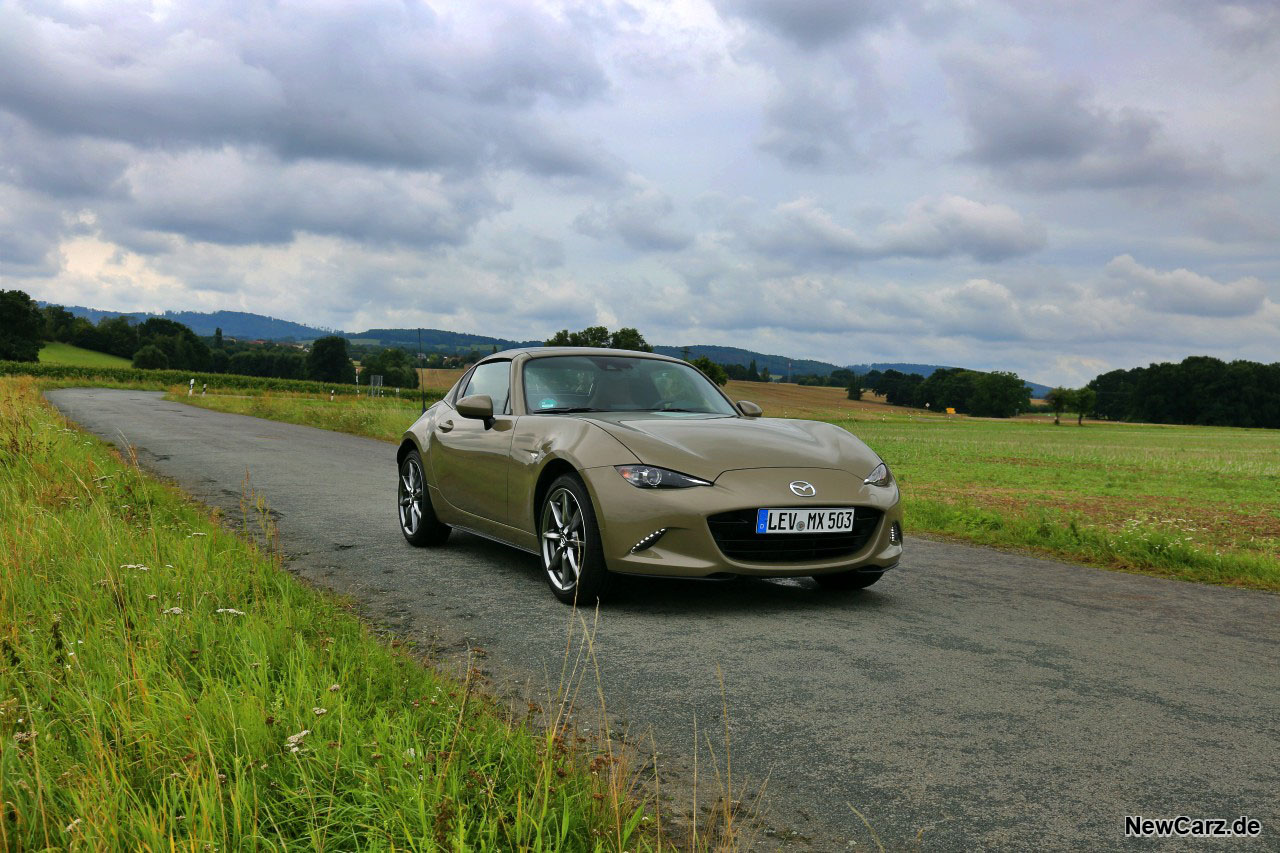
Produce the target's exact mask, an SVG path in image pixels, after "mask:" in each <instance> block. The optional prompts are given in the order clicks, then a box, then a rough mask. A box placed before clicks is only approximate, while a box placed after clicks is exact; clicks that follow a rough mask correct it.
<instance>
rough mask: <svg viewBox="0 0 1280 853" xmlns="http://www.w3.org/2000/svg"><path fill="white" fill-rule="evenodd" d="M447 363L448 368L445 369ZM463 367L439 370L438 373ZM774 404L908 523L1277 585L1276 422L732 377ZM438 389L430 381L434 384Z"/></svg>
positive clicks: (336, 415)
mask: <svg viewBox="0 0 1280 853" xmlns="http://www.w3.org/2000/svg"><path fill="white" fill-rule="evenodd" d="M442 373H447V374H452V376H441V375H440V374H442ZM457 374H458V371H439V372H436V373H435V374H434V377H433V378H435V379H436V380H437V381H436V382H435V383H434V384H435V385H436V387H442V386H443V387H447V385H450V384H452V382H453V381H456V375H457ZM726 391H727V392H728V393H729V395H730V397H732V398H734V399H750V400H753V401H755V402H757V403H759V404H760V405H761V406H763V407H764V409H765V414H766V416H774V417H805V418H813V419H817V420H826V421H829V422H831V423H834V424H837V425H839V426H841V427H844V428H845V429H848V430H849V431H851V432H852V433H854V434H855V435H857V436H858V437H859V438H861V439H863V440H864V441H866V442H867V443H868V444H869V445H870V446H871V447H872V448H873V449H874V450H875V451H876V452H877V453H879V454H880V455H881V456H882V457H883V458H884V459H885V460H886V461H888V462H889V465H890V467H891V468H892V470H893V471H894V474H895V476H896V477H897V478H898V482H899V485H900V487H901V489H902V494H903V500H904V502H905V511H906V521H907V525H908V534H910V533H912V532H921V533H933V534H942V535H945V536H950V537H955V538H959V539H964V540H967V541H971V542H977V543H982V544H989V545H996V546H1003V547H1016V548H1026V549H1031V550H1034V551H1036V552H1039V553H1043V554H1046V555H1051V556H1058V557H1066V558H1069V559H1074V560H1079V561H1083V562H1087V563H1090V564H1093V565H1097V566H1102V567H1106V568H1113V569H1122V570H1127V571H1137V572H1142V573H1147V574H1156V575H1163V576H1168V577H1177V578H1182V579H1186V580H1195V581H1201V582H1206V583H1222V584H1231V585H1237V586H1246V587H1253V588H1258V589H1271V590H1280V557H1277V554H1280V498H1277V495H1278V494H1280V435H1277V434H1275V433H1273V432H1269V431H1266V430H1242V429H1225V428H1210V427H1178V426H1159V425H1140V424H1116V423H1102V422H1091V421H1090V422H1086V424H1085V425H1084V426H1083V427H1078V426H1076V425H1075V423H1074V422H1064V423H1063V424H1062V425H1061V426H1058V427H1055V426H1053V422H1052V420H1051V419H1050V418H1046V417H1042V416H1040V417H1027V418H1019V419H1014V420H1008V421H1001V420H988V419H981V418H968V417H964V416H948V415H934V414H931V413H927V412H921V411H919V410H916V409H903V408H898V407H893V406H888V405H885V404H883V403H880V402H877V401H875V400H863V401H852V400H847V399H845V394H844V391H843V390H842V389H839V388H820V387H803V386H798V385H788V384H782V383H774V384H763V383H746V382H730V383H729V385H728V386H727V388H726ZM175 392H176V393H174V394H172V395H171V399H175V400H180V401H183V402H192V403H195V404H196V405H202V406H205V407H207V408H216V409H219V410H222V411H231V412H237V413H240V414H252V415H256V416H259V417H268V418H276V419H278V420H287V421H290V422H293V423H303V424H307V425H310V426H317V427H322V428H326V429H336V430H340V431H344V432H351V433H355V434H357V435H364V436H368V437H371V438H381V439H384V440H386V441H397V440H399V437H400V435H401V433H402V432H403V431H404V429H405V428H406V427H407V426H408V425H409V424H410V423H412V422H413V420H414V418H415V417H416V416H417V413H418V411H419V407H418V404H417V402H416V401H404V400H400V401H396V400H394V399H386V398H384V399H374V400H369V399H365V398H344V399H342V400H340V401H335V402H334V403H329V402H328V400H327V398H323V399H307V398H306V395H289V394H278V393H270V394H262V395H254V396H230V397H224V396H213V395H211V396H209V397H206V398H204V399H200V398H193V399H191V400H187V398H186V396H185V391H181V390H180V389H175ZM439 393H441V392H439V391H437V392H436V395H437V397H438V395H439Z"/></svg>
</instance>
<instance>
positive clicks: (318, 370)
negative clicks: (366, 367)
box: [307, 335, 356, 385]
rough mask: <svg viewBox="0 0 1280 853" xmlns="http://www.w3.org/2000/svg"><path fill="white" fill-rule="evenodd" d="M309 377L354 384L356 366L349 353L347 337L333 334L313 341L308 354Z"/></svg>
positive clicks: (318, 380) (317, 379)
mask: <svg viewBox="0 0 1280 853" xmlns="http://www.w3.org/2000/svg"><path fill="white" fill-rule="evenodd" d="M307 378H309V379H314V380H316V381H317V382H336V383H340V384H346V385H351V384H354V383H355V381H356V367H355V365H354V364H352V363H351V358H350V356H348V355H347V339H346V338H344V337H342V336H340V335H331V336H329V337H327V338H320V339H318V340H317V341H316V342H315V343H313V344H312V345H311V352H310V354H309V355H308V356H307Z"/></svg>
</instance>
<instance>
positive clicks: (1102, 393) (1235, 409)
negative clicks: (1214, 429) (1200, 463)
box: [1087, 355, 1280, 429]
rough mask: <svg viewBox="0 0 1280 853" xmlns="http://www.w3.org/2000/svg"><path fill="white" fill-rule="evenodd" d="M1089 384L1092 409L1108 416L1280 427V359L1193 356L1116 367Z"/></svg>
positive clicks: (1125, 419)
mask: <svg viewBox="0 0 1280 853" xmlns="http://www.w3.org/2000/svg"><path fill="white" fill-rule="evenodd" d="M1087 387H1088V388H1089V389H1091V390H1092V391H1093V392H1094V393H1095V394H1096V395H1097V399H1096V401H1095V402H1094V406H1093V412H1092V413H1093V414H1096V415H1097V416H1098V417H1102V418H1107V419H1108V420H1115V421H1142V422H1145V423H1157V424H1194V425H1200V426H1234V427H1267V428H1270V429H1280V362H1275V363H1272V364H1260V363H1259V362H1256V361H1243V360H1237V361H1231V362H1226V361H1223V360H1222V359H1218V358H1213V357H1211V356H1207V355H1193V356H1190V357H1188V358H1185V359H1183V360H1182V361H1181V362H1179V363H1177V364H1174V363H1171V362H1163V363H1160V364H1151V365H1148V366H1147V367H1134V368H1132V369H1130V370H1112V371H1110V372H1109V373H1104V374H1102V375H1101V376H1098V377H1096V378H1095V379H1093V380H1092V381H1091V382H1089V384H1088V386H1087Z"/></svg>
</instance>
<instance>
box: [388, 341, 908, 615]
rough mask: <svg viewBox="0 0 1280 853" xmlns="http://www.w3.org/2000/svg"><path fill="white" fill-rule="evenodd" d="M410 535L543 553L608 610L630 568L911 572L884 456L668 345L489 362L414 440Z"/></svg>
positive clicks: (402, 460)
mask: <svg viewBox="0 0 1280 853" xmlns="http://www.w3.org/2000/svg"><path fill="white" fill-rule="evenodd" d="M396 462H397V464H398V466H399V474H400V476H399V495H398V496H399V506H398V514H399V521H400V529H401V531H402V532H403V533H404V536H405V538H406V539H407V540H409V542H410V543H412V544H414V545H442V544H443V543H444V542H445V540H446V539H448V537H449V531H450V529H451V528H454V527H456V528H458V529H460V530H465V531H467V532H469V533H474V534H477V535H479V536H484V537H487V538H489V539H495V540H497V541H499V542H502V543H505V544H507V545H511V546H513V547H515V548H519V549H520V550H522V551H528V552H530V553H532V554H536V555H538V557H539V558H540V559H541V561H542V568H543V571H544V572H545V573H546V576H547V581H548V582H549V583H550V584H551V591H552V592H553V593H555V595H556V597H557V598H559V599H560V600H561V601H564V602H573V601H575V600H582V601H584V602H593V601H594V600H595V599H596V598H598V597H599V596H601V595H602V594H603V593H604V591H605V588H606V586H607V584H608V582H609V579H610V577H611V575H612V574H614V573H621V574H633V575H667V576H676V577H699V578H727V577H733V576H746V577H795V576H802V575H811V576H813V578H814V579H815V580H816V581H817V582H818V583H819V585H821V586H824V587H834V588H844V589H861V588H863V587H867V586H870V585H871V584H873V583H875V582H876V581H877V580H879V579H880V576H881V575H882V574H883V573H884V572H885V571H887V570H889V569H892V568H893V567H894V566H896V565H897V564H898V558H899V557H900V556H901V554H902V510H901V508H900V506H899V503H898V486H897V483H896V482H894V479H893V475H892V474H890V473H889V468H888V467H887V466H886V465H885V463H884V461H883V460H881V459H880V457H879V456H877V455H876V454H875V453H874V452H872V451H871V449H870V448H868V447H867V446H866V445H865V444H863V443H862V442H861V441H859V440H858V439H857V438H855V437H854V436H852V435H851V434H849V432H848V431H846V430H843V429H841V428H839V427H837V426H833V425H832V424H827V423H820V422H817V421H802V420H789V419H781V418H764V417H761V411H760V407H759V406H757V405H755V404H754V403H750V402H747V401H745V400H740V401H738V402H737V403H736V404H735V403H734V402H732V401H731V400H729V398H728V397H726V396H725V395H724V393H723V392H722V391H721V390H720V388H719V387H717V386H716V384H715V383H714V382H712V381H711V380H709V379H708V378H707V377H706V376H704V375H703V374H702V373H701V372H700V371H699V370H697V369H696V368H694V367H693V366H691V365H689V364H687V363H685V362H683V361H680V360H678V359H674V358H667V357H666V356H661V355H655V354H653V353H643V352H629V351H625V350H613V349H590V348H584V347H533V348H529V349H523V350H509V351H507V352H501V353H496V354H494V355H491V356H489V357H488V358H486V359H484V360H483V361H481V362H479V363H478V364H476V365H475V366H474V367H473V368H471V369H470V370H468V371H467V372H466V374H465V375H463V377H462V378H461V379H460V380H458V384H457V385H455V386H454V387H453V389H452V390H451V391H450V392H449V393H448V394H447V395H446V396H445V398H444V399H443V400H440V401H439V402H437V403H436V404H435V405H433V406H431V408H429V409H428V410H427V411H426V413H424V414H423V415H422V417H420V418H419V419H418V420H417V422H416V423H414V424H413V426H412V427H410V428H409V430H408V431H407V432H405V434H404V440H403V441H402V443H401V445H400V449H399V452H398V453H397V454H396Z"/></svg>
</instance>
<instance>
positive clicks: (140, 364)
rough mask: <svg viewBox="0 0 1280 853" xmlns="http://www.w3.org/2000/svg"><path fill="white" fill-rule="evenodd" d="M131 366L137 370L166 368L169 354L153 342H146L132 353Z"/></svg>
mask: <svg viewBox="0 0 1280 853" xmlns="http://www.w3.org/2000/svg"><path fill="white" fill-rule="evenodd" d="M133 366H134V367H136V368H138V369H139V370H168V369H169V356H167V355H165V354H164V350H162V349H160V347H158V346H156V345H155V344H147V345H146V346H145V347H142V348H140V349H139V350H138V351H137V352H135V353H134V354H133Z"/></svg>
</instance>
